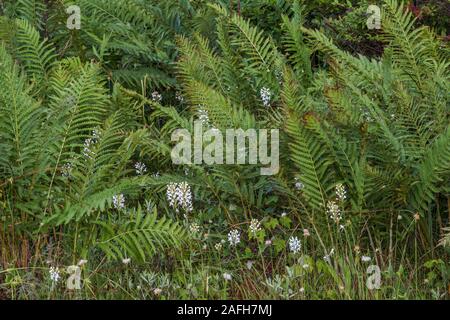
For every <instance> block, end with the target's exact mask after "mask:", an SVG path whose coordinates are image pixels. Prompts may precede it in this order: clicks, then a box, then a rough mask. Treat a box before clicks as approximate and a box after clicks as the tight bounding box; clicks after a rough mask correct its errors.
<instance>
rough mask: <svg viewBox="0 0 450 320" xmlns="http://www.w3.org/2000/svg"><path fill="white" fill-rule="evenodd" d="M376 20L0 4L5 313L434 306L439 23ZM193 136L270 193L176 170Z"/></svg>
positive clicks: (444, 126)
mask: <svg viewBox="0 0 450 320" xmlns="http://www.w3.org/2000/svg"><path fill="white" fill-rule="evenodd" d="M371 3H372V2H370V1H347V2H346V4H345V5H342V4H337V2H336V1H323V0H321V1H294V0H292V1H288V0H279V1H234V2H232V3H231V6H230V3H229V2H228V1H202V0H197V1H185V0H182V1H174V0H173V1H172V0H167V1H156V0H146V1H144V0H77V1H65V0H58V1H56V0H55V1H52V0H18V1H2V2H1V3H0V12H1V16H0V298H9V299H446V298H448V293H449V289H450V288H449V283H450V266H449V246H450V230H449V218H450V208H449V206H450V184H449V181H450V129H449V95H448V91H449V90H448V89H449V80H450V79H449V72H448V71H449V66H450V62H449V59H448V57H449V47H448V43H447V42H446V39H445V30H446V28H448V21H445V19H441V20H437V19H432V18H430V15H432V12H433V11H432V9H429V10H430V11H426V13H428V16H427V17H428V18H427V19H428V20H430V21H431V23H428V20H426V17H425V16H424V15H425V14H423V13H422V15H421V16H419V14H418V11H417V10H418V8H417V7H415V6H414V5H412V4H410V3H409V2H408V1H401V0H384V1H382V2H380V3H378V4H379V5H380V7H381V8H382V21H381V26H382V28H381V29H380V30H368V29H367V27H366V25H365V24H366V20H367V14H366V10H367V6H368V5H369V4H371ZM238 4H239V5H238ZM70 5H77V6H79V8H80V9H81V28H80V29H79V30H77V29H74V30H70V29H68V28H67V27H66V20H67V18H68V14H67V13H66V8H68V7H69V6H70ZM430 6H431V5H430ZM436 6H437V8H440V10H444V9H445V8H446V7H445V4H444V3H440V2H439V3H438V4H437V5H436ZM433 8H435V7H433ZM447 9H448V8H447ZM422 10H423V8H422ZM421 12H422V11H420V12H419V13H421ZM261 17H264V19H262V18H261ZM196 120H201V121H202V123H203V126H204V128H205V129H207V128H208V129H210V128H215V129H217V130H226V129H228V128H235V129H238V128H242V129H243V130H247V129H251V128H255V129H264V128H273V129H279V140H280V146H279V147H280V171H279V173H278V174H276V175H273V176H264V175H261V174H260V169H261V165H258V164H252V165H242V164H241V165H219V164H211V165H207V164H202V165H200V164H192V165H176V164H174V163H173V162H172V158H171V150H172V148H173V146H174V143H173V141H172V133H173V132H174V131H175V130H177V129H185V130H187V131H188V132H191V133H192V135H194V129H195V126H194V121H196ZM74 275H75V276H77V277H79V280H80V281H79V284H80V286H79V288H75V289H74V288H70V286H68V285H67V283H66V281H67V280H69V282H70V281H72V280H73V279H74V278H73V276H74ZM71 277H72V278H71ZM71 279H72V280H71ZM75 282H76V281H75Z"/></svg>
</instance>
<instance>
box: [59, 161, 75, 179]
mask: <svg viewBox="0 0 450 320" xmlns="http://www.w3.org/2000/svg"><path fill="white" fill-rule="evenodd" d="M72 169H73V168H72V164H71V163H69V162H68V163H66V164H65V165H63V166H62V168H61V175H62V176H63V177H65V178H69V177H70V176H71V174H72Z"/></svg>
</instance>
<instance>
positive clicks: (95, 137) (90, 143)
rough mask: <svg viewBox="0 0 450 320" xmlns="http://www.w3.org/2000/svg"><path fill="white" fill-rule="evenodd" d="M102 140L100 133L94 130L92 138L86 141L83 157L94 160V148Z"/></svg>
mask: <svg viewBox="0 0 450 320" xmlns="http://www.w3.org/2000/svg"><path fill="white" fill-rule="evenodd" d="M98 140H100V131H99V130H97V129H96V130H94V131H92V138H88V139H86V140H84V149H83V155H84V156H85V158H86V159H92V158H93V157H94V156H95V152H94V151H93V150H92V147H93V146H94V145H95V144H96V143H97V142H98Z"/></svg>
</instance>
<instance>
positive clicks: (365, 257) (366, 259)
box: [361, 256, 372, 262]
mask: <svg viewBox="0 0 450 320" xmlns="http://www.w3.org/2000/svg"><path fill="white" fill-rule="evenodd" d="M370 260H372V258H371V257H369V256H362V257H361V261H362V262H370Z"/></svg>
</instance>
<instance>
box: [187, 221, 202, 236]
mask: <svg viewBox="0 0 450 320" xmlns="http://www.w3.org/2000/svg"><path fill="white" fill-rule="evenodd" d="M189 231H190V232H191V233H192V234H196V233H198V232H199V231H200V226H199V225H198V224H196V223H195V222H194V223H192V224H191V225H190V226H189Z"/></svg>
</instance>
